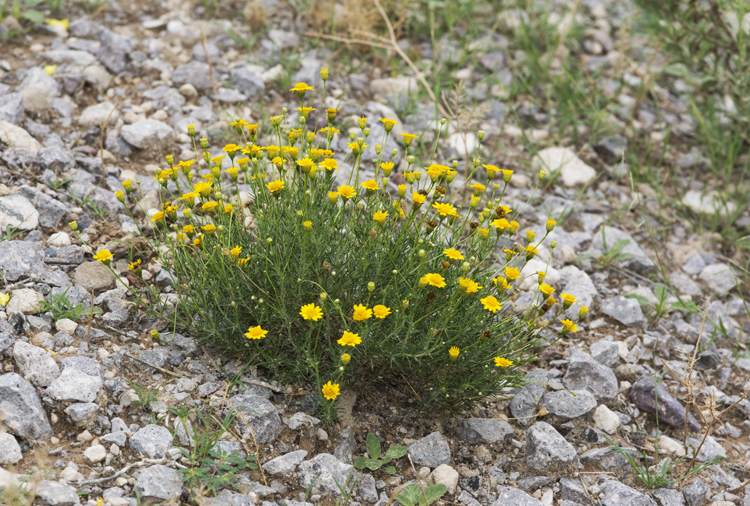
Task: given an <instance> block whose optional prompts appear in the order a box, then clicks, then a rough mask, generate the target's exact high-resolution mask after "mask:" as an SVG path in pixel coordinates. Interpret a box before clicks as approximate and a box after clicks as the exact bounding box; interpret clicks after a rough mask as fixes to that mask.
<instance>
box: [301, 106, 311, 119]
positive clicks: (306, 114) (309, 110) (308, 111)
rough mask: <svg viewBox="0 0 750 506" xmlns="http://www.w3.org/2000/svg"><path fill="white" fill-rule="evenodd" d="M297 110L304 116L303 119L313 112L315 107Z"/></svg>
mask: <svg viewBox="0 0 750 506" xmlns="http://www.w3.org/2000/svg"><path fill="white" fill-rule="evenodd" d="M297 110H298V111H299V112H300V113H301V114H302V116H304V117H305V118H306V117H307V116H308V115H309V114H310V113H311V112H313V111H314V110H315V107H297Z"/></svg>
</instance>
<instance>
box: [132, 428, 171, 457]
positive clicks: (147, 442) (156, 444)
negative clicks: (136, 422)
mask: <svg viewBox="0 0 750 506" xmlns="http://www.w3.org/2000/svg"><path fill="white" fill-rule="evenodd" d="M172 439H173V437H172V433H171V432H169V429H167V428H166V427H162V426H161V425H153V424H150V425H146V426H145V427H143V428H142V429H140V430H139V431H138V432H136V433H135V434H133V436H132V437H131V438H130V448H132V449H133V451H135V452H138V453H140V454H142V455H144V456H146V457H148V458H152V459H160V458H162V457H164V454H165V453H166V452H167V449H168V448H169V447H170V446H172Z"/></svg>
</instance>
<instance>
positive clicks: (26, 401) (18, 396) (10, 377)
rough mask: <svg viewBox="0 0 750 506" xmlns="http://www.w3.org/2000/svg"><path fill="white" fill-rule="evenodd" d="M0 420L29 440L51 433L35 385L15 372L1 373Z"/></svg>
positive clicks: (50, 427)
mask: <svg viewBox="0 0 750 506" xmlns="http://www.w3.org/2000/svg"><path fill="white" fill-rule="evenodd" d="M0 407H1V408H2V409H0V423H2V424H3V425H5V426H6V427H7V428H8V430H9V432H11V433H13V434H15V435H17V436H18V437H21V438H23V439H26V440H30V441H38V440H42V439H44V438H46V437H49V436H52V435H53V432H52V426H51V425H50V424H49V420H48V419H47V414H46V412H45V411H44V408H43V407H42V403H41V401H40V399H39V395H38V394H37V392H36V390H35V389H34V387H33V386H32V385H31V383H29V382H28V381H26V380H25V379H23V378H22V377H21V376H19V375H18V374H16V373H7V374H3V375H2V376H0Z"/></svg>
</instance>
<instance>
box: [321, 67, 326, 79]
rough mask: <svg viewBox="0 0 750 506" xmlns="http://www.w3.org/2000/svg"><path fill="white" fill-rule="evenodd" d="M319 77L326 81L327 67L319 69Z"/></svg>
mask: <svg viewBox="0 0 750 506" xmlns="http://www.w3.org/2000/svg"><path fill="white" fill-rule="evenodd" d="M320 78H321V79H322V80H323V81H328V67H323V68H322V69H320Z"/></svg>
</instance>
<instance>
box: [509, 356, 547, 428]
mask: <svg viewBox="0 0 750 506" xmlns="http://www.w3.org/2000/svg"><path fill="white" fill-rule="evenodd" d="M547 381H548V375H547V371H546V370H544V369H534V370H533V371H531V372H529V373H528V374H527V375H526V376H525V377H524V382H525V385H523V386H522V387H521V388H519V389H518V391H517V392H516V394H515V395H514V396H513V399H511V401H510V412H511V413H512V414H513V418H515V419H516V422H517V423H519V424H521V425H528V424H529V422H531V421H532V419H533V418H534V415H536V406H537V404H538V403H539V401H540V400H541V398H542V395H543V394H544V390H545V388H546V384H547Z"/></svg>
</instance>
